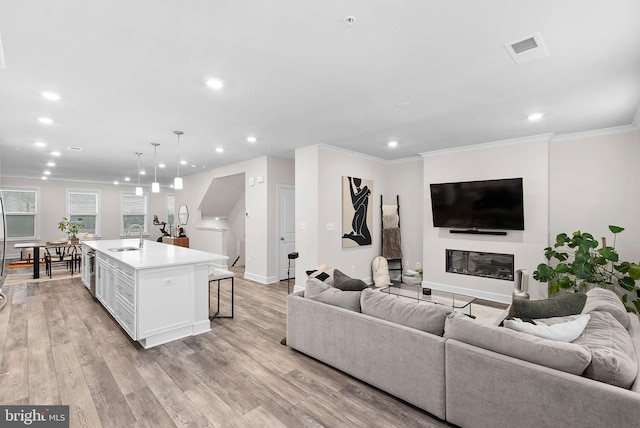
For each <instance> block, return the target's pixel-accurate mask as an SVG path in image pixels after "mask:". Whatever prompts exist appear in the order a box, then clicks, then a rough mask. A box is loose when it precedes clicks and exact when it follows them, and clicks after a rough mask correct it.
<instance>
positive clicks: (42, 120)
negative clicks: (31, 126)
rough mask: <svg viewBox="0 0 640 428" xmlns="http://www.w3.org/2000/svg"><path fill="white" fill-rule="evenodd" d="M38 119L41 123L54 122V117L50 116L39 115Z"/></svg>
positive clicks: (49, 123) (48, 123)
mask: <svg viewBox="0 0 640 428" xmlns="http://www.w3.org/2000/svg"><path fill="white" fill-rule="evenodd" d="M38 121H39V122H40V123H44V124H45V125H51V124H52V123H53V119H51V118H50V117H39V118H38Z"/></svg>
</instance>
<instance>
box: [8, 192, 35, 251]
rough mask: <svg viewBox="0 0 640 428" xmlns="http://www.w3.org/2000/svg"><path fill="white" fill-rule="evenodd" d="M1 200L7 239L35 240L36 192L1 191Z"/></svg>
mask: <svg viewBox="0 0 640 428" xmlns="http://www.w3.org/2000/svg"><path fill="white" fill-rule="evenodd" d="M2 198H3V202H4V210H5V214H6V217H7V238H25V239H35V238H36V235H37V233H36V232H37V227H36V226H37V222H36V220H37V215H38V191H37V190H3V191H2Z"/></svg>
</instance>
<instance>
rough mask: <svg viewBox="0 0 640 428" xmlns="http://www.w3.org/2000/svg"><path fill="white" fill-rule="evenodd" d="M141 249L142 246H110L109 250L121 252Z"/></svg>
mask: <svg viewBox="0 0 640 428" xmlns="http://www.w3.org/2000/svg"><path fill="white" fill-rule="evenodd" d="M139 249H140V248H138V247H117V248H109V251H113V252H116V253H120V252H122V251H138V250H139Z"/></svg>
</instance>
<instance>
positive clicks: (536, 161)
mask: <svg viewBox="0 0 640 428" xmlns="http://www.w3.org/2000/svg"><path fill="white" fill-rule="evenodd" d="M548 148H549V142H548V137H539V138H535V139H532V140H517V141H512V142H502V143H496V144H487V145H482V146H476V147H474V148H465V149H460V150H451V151H443V152H431V153H425V154H423V157H424V224H423V227H424V241H423V245H424V263H425V266H424V277H423V279H424V282H423V286H425V287H431V288H434V289H440V290H446V291H458V292H459V293H461V294H465V295H471V296H477V297H481V298H485V299H490V300H496V301H503V302H510V301H511V293H512V292H513V287H514V283H513V282H512V281H505V280H499V279H492V278H481V277H476V276H467V275H461V274H455V273H448V272H446V271H445V269H446V255H445V253H446V250H447V249H454V250H470V251H480V252H492V253H505V254H513V255H514V263H515V266H514V271H515V270H518V269H526V270H527V272H528V273H529V275H531V274H532V273H533V271H534V270H535V268H536V266H537V265H538V264H539V263H540V262H541V261H542V260H541V257H542V249H543V248H545V247H546V246H547V233H548V223H549V222H548V212H549V204H548V188H549V181H548V176H549V167H548V164H549V162H548V159H549V151H548ZM513 177H522V178H523V190H524V208H525V218H524V221H525V230H524V231H508V234H507V235H506V236H493V235H465V234H450V233H449V229H447V228H436V227H433V216H432V213H431V196H430V191H429V185H430V184H431V183H447V182H455V181H473V180H488V179H499V178H513ZM529 285H530V294H531V295H532V298H542V297H544V296H545V295H546V286H544V287H543V286H542V285H540V284H538V283H536V282H535V281H533V279H530V281H529Z"/></svg>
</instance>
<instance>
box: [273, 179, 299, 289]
mask: <svg viewBox="0 0 640 428" xmlns="http://www.w3.org/2000/svg"><path fill="white" fill-rule="evenodd" d="M295 188H296V186H295V185H293V184H278V185H277V188H276V199H277V203H276V218H277V223H276V247H277V249H276V251H277V257H276V278H277V281H278V282H280V281H283V280H285V279H287V278H280V267H281V266H284V262H285V260H286V259H287V254H284V251H282V245H281V244H280V237H281V236H282V232H283V231H282V230H281V229H282V215H283V213H282V212H281V211H282V210H281V207H282V204H281V202H282V198H283V194H284V193H283V190H285V189H286V190H293V191H294V195H295ZM294 211H295V207H294ZM293 215H294V218H295V212H294V213H293ZM294 224H295V222H294ZM293 273H294V276H295V269H293Z"/></svg>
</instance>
